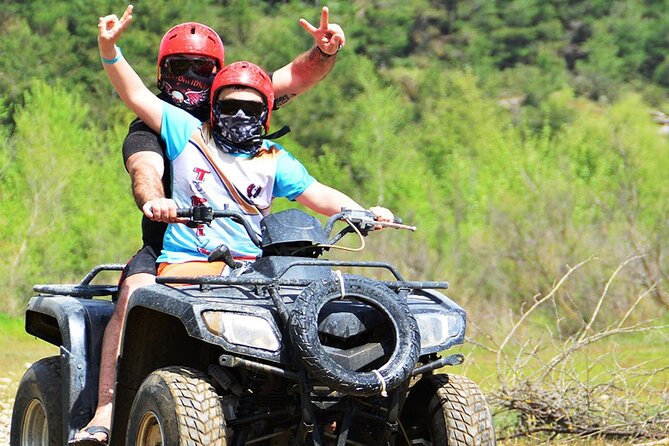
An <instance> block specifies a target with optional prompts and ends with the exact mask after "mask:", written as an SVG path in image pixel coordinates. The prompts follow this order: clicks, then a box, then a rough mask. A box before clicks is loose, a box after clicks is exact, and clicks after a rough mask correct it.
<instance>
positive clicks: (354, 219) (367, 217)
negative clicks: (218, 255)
mask: <svg viewBox="0 0 669 446" xmlns="http://www.w3.org/2000/svg"><path fill="white" fill-rule="evenodd" d="M177 217H182V218H188V219H189V220H190V221H189V222H188V224H189V225H190V226H193V227H195V226H197V225H210V224H211V222H212V221H213V220H214V219H216V218H229V219H230V220H232V221H234V222H235V223H239V224H240V225H242V226H243V227H244V229H245V230H246V233H247V234H248V235H249V237H250V238H251V241H253V243H254V244H255V245H256V246H258V247H262V240H260V237H259V236H258V234H257V233H256V232H255V231H254V230H253V227H251V224H250V223H249V222H248V220H247V219H246V218H244V215H243V214H241V213H240V212H237V211H231V210H223V211H215V210H213V209H212V208H210V207H209V206H204V205H198V206H192V207H190V208H180V209H177ZM340 220H341V221H345V222H347V223H348V224H349V226H350V227H349V228H348V229H349V230H348V231H342V232H340V234H339V235H338V236H337V237H335V239H336V240H339V239H340V238H341V236H343V235H344V233H346V232H353V229H351V228H352V227H355V228H357V229H358V230H359V231H360V233H361V234H362V235H367V233H368V232H369V231H373V230H375V229H379V228H381V227H388V228H396V229H408V230H409V231H415V230H416V227H415V226H408V225H405V224H402V219H400V218H395V220H394V221H392V222H387V221H378V220H375V217H374V214H373V213H372V212H371V211H368V210H358V209H346V208H342V210H341V212H338V213H336V214H334V215H332V216H331V217H330V218H329V219H328V221H327V223H326V224H325V227H324V229H325V234H328V235H329V234H331V233H332V228H333V226H334V224H335V223H336V222H337V221H340ZM335 239H333V240H332V241H334V240H335Z"/></svg>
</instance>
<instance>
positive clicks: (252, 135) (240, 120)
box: [212, 105, 267, 156]
mask: <svg viewBox="0 0 669 446" xmlns="http://www.w3.org/2000/svg"><path fill="white" fill-rule="evenodd" d="M213 112H214V122H213V123H212V127H213V132H212V133H213V137H214V140H215V141H216V143H218V145H219V146H220V147H221V148H222V149H223V150H225V151H226V152H229V153H244V154H247V155H251V156H253V155H255V154H256V153H258V150H260V146H261V145H262V136H263V130H264V127H263V123H264V121H265V117H266V116H267V111H266V110H265V111H263V113H262V114H261V115H260V116H246V115H245V114H244V112H242V111H241V110H239V111H238V112H237V113H236V114H235V115H234V116H229V115H224V114H222V113H221V111H220V110H219V108H218V107H217V106H216V105H215V106H214V110H213Z"/></svg>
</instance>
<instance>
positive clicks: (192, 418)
mask: <svg viewBox="0 0 669 446" xmlns="http://www.w3.org/2000/svg"><path fill="white" fill-rule="evenodd" d="M154 373H155V374H156V375H158V376H159V377H160V378H161V379H162V380H163V381H164V382H165V383H166V384H167V386H168V388H169V390H170V393H171V395H172V398H173V400H174V402H175V408H174V410H175V412H176V414H177V421H178V423H179V436H180V437H181V439H182V440H183V441H184V445H187V446H191V445H193V446H195V445H203V446H204V445H207V446H208V445H212V446H213V445H218V446H225V445H226V436H225V425H224V423H223V425H222V424H221V421H223V420H224V418H223V415H222V409H221V405H220V401H219V397H218V394H217V393H216V391H215V389H214V387H213V385H212V384H211V383H210V382H209V378H208V377H207V375H205V374H204V373H201V372H199V371H196V370H193V369H188V368H185V367H168V368H164V369H161V370H158V371H156V372H154Z"/></svg>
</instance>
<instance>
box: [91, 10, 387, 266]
mask: <svg viewBox="0 0 669 446" xmlns="http://www.w3.org/2000/svg"><path fill="white" fill-rule="evenodd" d="M131 20H132V6H129V7H128V8H127V9H126V11H125V13H124V14H123V16H122V18H121V19H119V18H118V17H117V16H115V15H109V16H106V17H103V18H101V19H100V23H99V25H98V28H99V34H98V43H99V47H100V56H101V58H102V60H103V62H105V63H103V66H104V69H105V72H106V73H107V76H108V78H109V80H110V82H111V83H112V85H113V86H114V88H115V89H116V91H117V92H118V94H119V96H120V97H121V99H122V100H123V101H124V102H125V103H126V105H127V106H128V107H129V108H130V109H132V110H133V111H134V112H135V113H136V114H137V115H138V116H139V117H140V118H141V119H142V120H143V121H144V122H145V123H146V125H148V126H149V127H150V128H152V129H153V130H155V131H159V132H160V135H161V138H162V139H163V140H164V141H165V143H166V155H167V158H168V159H169V161H170V169H171V171H172V173H173V178H172V181H171V185H170V186H171V189H172V193H173V197H172V199H170V200H168V202H169V205H170V208H171V210H173V211H176V209H177V207H189V206H191V205H193V204H194V203H204V202H206V203H207V204H208V205H210V206H211V207H214V208H217V209H236V210H238V211H239V212H241V213H243V214H244V215H246V217H247V219H248V222H249V223H250V224H251V225H252V226H253V227H255V228H256V229H257V230H258V233H259V232H260V230H259V222H260V219H261V218H262V217H263V216H265V215H267V214H268V213H269V211H270V207H271V204H272V200H273V199H274V198H276V197H286V198H289V199H291V200H296V201H298V202H299V203H301V204H303V205H305V206H307V207H309V208H310V209H312V210H313V211H316V212H319V213H321V214H324V215H332V214H334V213H336V212H339V211H340V210H341V208H342V207H347V208H352V209H364V208H363V207H361V206H360V205H359V204H358V203H356V202H355V201H353V200H352V199H351V198H350V197H348V196H347V195H345V194H343V193H342V192H340V191H338V190H336V189H333V188H331V187H329V186H326V185H324V184H321V183H319V182H318V181H316V180H315V179H314V178H313V177H311V176H310V175H309V174H308V172H307V171H306V169H305V168H304V166H303V165H302V164H301V163H300V162H299V161H297V160H296V159H295V158H294V157H293V156H292V155H290V153H288V152H287V151H286V150H285V149H284V148H283V147H281V146H280V145H279V144H277V143H275V142H273V141H270V140H268V139H266V138H267V132H268V130H269V125H270V122H271V115H272V109H273V105H274V102H275V99H274V89H273V87H272V82H271V80H270V78H269V76H268V75H267V74H266V73H265V72H264V71H263V70H262V69H261V68H260V67H258V66H257V65H255V64H253V63H250V62H235V63H233V64H230V65H227V66H225V67H224V68H223V69H222V70H221V71H220V72H218V73H217V74H216V76H215V78H214V81H213V84H212V94H211V111H210V115H209V120H208V121H205V122H203V121H202V120H201V119H198V118H197V117H195V116H192V115H191V114H189V113H187V112H186V111H184V110H182V109H180V108H178V107H175V106H174V105H172V104H170V103H168V102H165V101H162V100H161V99H160V98H157V97H156V96H154V95H153V94H152V93H151V92H150V90H149V89H148V88H146V87H145V86H144V84H143V83H142V81H141V79H140V78H139V76H138V75H137V74H136V73H135V71H134V70H133V69H132V67H131V66H130V65H129V64H128V63H127V61H126V60H125V58H124V57H123V56H122V54H120V52H119V49H118V47H117V46H116V45H115V44H116V41H117V40H118V39H119V38H120V36H121V34H122V33H123V31H124V30H125V28H126V27H127V26H128V25H129V24H130V22H131ZM160 200H162V199H155V200H150V201H149V202H147V203H146V204H145V205H144V207H143V209H144V212H145V214H150V213H151V212H152V211H153V209H154V206H156V207H158V206H159V204H158V202H159V201H160ZM371 211H372V212H373V213H374V214H375V215H376V217H377V218H378V219H379V220H383V221H392V218H393V217H392V213H391V212H390V211H389V210H387V209H385V208H380V207H374V208H372V209H371ZM174 215H175V217H176V212H175V213H174ZM200 230H201V228H189V227H188V226H187V225H183V224H181V223H180V222H178V220H177V219H176V218H174V219H172V220H171V221H170V222H169V224H168V229H167V233H166V235H165V238H164V240H163V250H162V252H161V255H160V257H159V258H158V261H159V262H160V263H162V265H161V268H162V269H163V270H164V269H165V268H166V266H165V265H164V264H167V265H172V264H181V263H185V262H191V261H194V262H198V261H200V262H198V263H201V265H199V266H202V267H206V266H205V264H207V262H206V260H207V254H208V252H210V251H211V250H212V249H213V248H216V247H218V246H219V245H221V244H226V245H228V246H229V247H230V250H231V252H232V254H233V257H238V258H242V259H243V258H256V256H257V255H258V254H259V253H260V251H259V249H258V248H257V247H256V246H255V245H253V244H252V243H251V241H250V240H249V238H248V236H246V235H245V234H242V233H241V232H239V227H238V225H233V226H229V227H226V226H225V222H222V223H220V225H218V226H215V225H214V223H212V229H211V231H210V232H208V233H207V237H206V239H209V240H210V241H209V243H205V241H204V240H198V232H199V231H200ZM218 267H219V268H222V265H218ZM218 272H219V273H220V271H218Z"/></svg>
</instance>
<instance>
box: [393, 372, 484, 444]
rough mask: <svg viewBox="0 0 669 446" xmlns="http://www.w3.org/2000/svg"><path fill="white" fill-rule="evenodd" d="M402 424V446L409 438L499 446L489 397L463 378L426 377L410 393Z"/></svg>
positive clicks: (399, 442)
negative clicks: (488, 402)
mask: <svg viewBox="0 0 669 446" xmlns="http://www.w3.org/2000/svg"><path fill="white" fill-rule="evenodd" d="M401 422H402V429H401V432H402V433H401V434H399V435H400V436H399V437H398V443H397V444H398V445H404V444H407V442H406V439H407V438H409V439H410V440H411V441H413V442H415V441H420V440H422V443H421V444H432V445H446V446H494V445H495V444H496V441H495V429H494V427H493V422H492V416H491V414H490V409H489V408H488V404H487V402H486V400H485V396H484V395H483V393H482V392H481V389H479V387H478V385H476V383H475V382H474V381H472V380H470V379H469V378H466V377H464V376H460V375H430V376H425V377H423V378H422V379H421V380H420V381H419V382H418V383H417V384H416V385H415V386H414V387H413V388H412V389H411V391H410V392H409V397H408V398H407V401H406V403H405V405H404V409H403V410H402V417H401ZM403 438H404V439H403ZM409 444H415V443H409Z"/></svg>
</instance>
